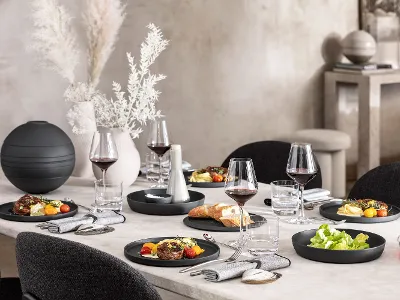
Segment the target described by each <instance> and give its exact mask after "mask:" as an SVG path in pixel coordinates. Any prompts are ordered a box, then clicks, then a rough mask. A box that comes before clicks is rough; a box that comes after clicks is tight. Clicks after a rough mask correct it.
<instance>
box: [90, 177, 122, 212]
mask: <svg viewBox="0 0 400 300" xmlns="http://www.w3.org/2000/svg"><path fill="white" fill-rule="evenodd" d="M94 188H95V208H96V210H98V211H104V210H113V211H121V210H122V200H123V199H122V182H113V181H103V180H102V179H100V180H96V181H95V182H94Z"/></svg>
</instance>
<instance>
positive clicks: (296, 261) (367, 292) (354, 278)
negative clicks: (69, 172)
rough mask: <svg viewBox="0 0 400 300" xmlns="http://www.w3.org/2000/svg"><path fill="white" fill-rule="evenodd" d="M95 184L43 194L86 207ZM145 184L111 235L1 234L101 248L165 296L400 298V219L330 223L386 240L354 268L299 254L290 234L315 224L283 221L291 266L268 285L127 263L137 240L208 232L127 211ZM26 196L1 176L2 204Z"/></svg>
mask: <svg viewBox="0 0 400 300" xmlns="http://www.w3.org/2000/svg"><path fill="white" fill-rule="evenodd" d="M93 182H94V179H90V178H89V179H82V178H74V177H71V178H70V179H69V180H68V181H67V182H66V183H65V184H64V185H63V186H61V187H60V188H59V189H57V190H55V191H53V192H50V193H49V194H46V195H45V197H47V198H49V199H58V200H62V199H64V197H69V198H71V199H73V200H74V201H75V202H76V203H77V204H81V205H84V206H90V205H91V204H92V203H94V183H93ZM150 185H151V183H150V182H148V181H146V179H145V178H138V179H137V180H136V182H135V183H134V184H133V185H131V186H129V187H125V188H124V196H125V199H124V203H123V209H122V213H123V215H124V216H125V217H126V221H125V222H124V223H121V224H115V225H112V227H114V228H115V230H114V231H113V232H110V233H106V234H101V235H91V236H81V235H76V234H74V233H73V232H69V233H62V234H57V233H50V232H49V231H48V230H42V229H40V228H38V227H37V226H36V223H28V222H13V221H7V220H4V219H0V234H4V235H7V236H10V237H13V238H16V237H17V235H18V234H19V233H21V232H26V231H30V232H37V233H42V234H46V235H51V236H54V237H59V238H63V239H67V240H70V241H75V242H79V243H82V244H85V245H88V246H90V247H93V248H96V249H98V250H101V251H104V252H106V253H109V254H111V255H113V256H115V257H117V258H119V259H120V260H122V261H124V262H126V263H127V264H129V265H130V266H132V267H133V268H135V269H136V270H138V271H139V272H141V274H143V275H144V277H145V278H146V279H147V280H148V281H150V282H151V283H152V284H153V285H154V286H155V287H156V288H157V289H158V290H159V291H162V292H163V293H164V294H165V295H168V297H169V298H168V299H176V300H179V299H208V300H213V299H215V300H216V299H218V300H228V299H230V300H243V299H268V300H273V299H298V298H299V299H300V298H301V299H308V300H314V299H315V300H317V299H318V300H319V299H325V300H330V299H332V300H339V299H363V300H376V299H385V300H390V299H399V296H400V288H399V286H398V284H399V282H400V247H399V243H398V241H397V238H398V236H399V235H400V219H397V220H395V221H392V222H387V223H376V224H356V223H344V224H341V225H339V226H335V227H336V228H342V229H344V230H346V229H359V230H363V231H369V232H373V233H376V234H379V235H381V236H383V237H384V238H385V239H386V246H385V250H384V252H383V254H382V256H381V257H380V258H378V259H377V260H374V261H370V262H366V263H359V264H330V263H321V262H316V261H312V260H308V259H305V258H302V257H300V256H299V255H297V253H296V252H295V250H294V248H293V246H292V236H293V235H294V234H295V233H297V232H300V231H303V230H307V229H314V228H317V227H318V226H319V225H318V224H311V225H293V224H288V223H285V222H282V221H281V222H280V224H279V250H278V254H280V255H282V256H284V257H287V258H289V259H290V261H291V265H290V266H289V267H287V268H284V269H280V270H278V272H279V273H281V274H282V277H281V278H280V279H279V280H277V281H275V282H272V283H268V284H245V283H242V282H241V279H240V278H237V279H230V280H226V281H222V282H209V281H206V280H205V279H204V277H203V276H195V277H193V276H190V275H189V273H179V270H181V269H182V268H181V267H169V268H166V267H154V266H146V265H141V264H137V263H134V262H131V261H130V260H128V259H127V258H126V257H125V256H124V247H125V245H127V244H129V243H131V242H133V241H135V240H140V239H146V238H151V237H163V236H164V237H165V236H182V237H183V236H185V237H186V236H187V237H193V238H200V239H201V238H203V234H204V233H206V232H204V231H202V230H197V229H192V228H189V227H187V226H186V225H184V223H183V221H182V220H183V219H184V218H185V217H186V216H185V215H175V216H156V215H145V214H140V213H137V212H134V211H132V210H131V209H130V208H129V206H128V203H127V201H126V195H127V194H129V193H131V192H134V191H139V190H143V189H148V188H149V187H150ZM188 188H189V190H194V191H198V192H201V193H203V194H204V195H205V203H207V204H213V203H221V202H222V203H227V204H235V203H234V201H233V200H231V199H230V198H229V197H228V196H227V195H226V194H225V193H224V188H194V187H190V186H189V187H188ZM23 194H24V193H23V192H22V191H20V190H18V189H17V188H15V187H14V186H13V185H12V184H11V183H9V182H8V181H7V180H6V179H0V204H1V203H6V202H10V201H16V200H18V199H19V197H21V196H22V195H23ZM269 197H270V187H269V185H268V184H263V183H260V184H259V190H258V193H257V194H256V195H255V196H254V197H253V198H252V199H251V200H250V201H249V202H248V203H247V204H246V206H251V207H257V208H259V209H263V210H266V211H271V208H270V207H268V206H266V205H265V204H264V199H265V198H269ZM246 206H245V208H246ZM85 213H87V211H86V210H85V209H83V208H79V212H78V214H85ZM306 215H308V216H319V211H318V208H316V209H314V210H310V211H306ZM209 233H211V234H212V235H213V237H215V239H216V240H217V241H221V242H227V241H229V240H232V239H236V238H238V236H239V233H238V232H209ZM220 250H221V252H220V258H228V257H229V256H231V254H232V253H233V251H234V250H232V249H230V248H228V247H224V246H221V249H220ZM64 255H68V253H64ZM71 276H73V274H71ZM121 284H122V283H121ZM162 295H163V294H162ZM166 298H167V297H166Z"/></svg>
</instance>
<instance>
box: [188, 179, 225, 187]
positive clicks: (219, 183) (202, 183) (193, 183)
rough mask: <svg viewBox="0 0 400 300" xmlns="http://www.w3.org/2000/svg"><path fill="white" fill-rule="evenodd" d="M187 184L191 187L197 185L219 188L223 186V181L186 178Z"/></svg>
mask: <svg viewBox="0 0 400 300" xmlns="http://www.w3.org/2000/svg"><path fill="white" fill-rule="evenodd" d="M186 183H187V184H190V185H191V186H192V187H199V188H220V187H224V186H225V182H224V181H222V182H190V181H189V180H186Z"/></svg>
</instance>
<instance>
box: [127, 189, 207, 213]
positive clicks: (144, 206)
mask: <svg viewBox="0 0 400 300" xmlns="http://www.w3.org/2000/svg"><path fill="white" fill-rule="evenodd" d="M156 192H158V193H164V194H165V193H166V192H167V190H166V189H149V190H142V191H137V192H133V193H130V194H128V196H127V197H126V198H127V200H128V205H129V207H130V208H131V209H132V210H133V211H135V212H138V213H141V214H146V215H158V216H173V215H184V214H187V213H188V212H189V211H190V210H191V209H192V208H195V207H197V206H200V205H203V204H204V198H205V197H204V195H203V194H202V193H199V192H195V191H190V190H189V196H190V201H189V202H185V203H169V204H159V203H149V202H148V198H147V197H146V194H153V195H154V193H156Z"/></svg>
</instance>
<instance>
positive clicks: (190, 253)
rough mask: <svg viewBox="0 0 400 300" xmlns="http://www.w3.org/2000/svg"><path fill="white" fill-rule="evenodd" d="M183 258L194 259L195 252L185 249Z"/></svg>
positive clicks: (191, 249)
mask: <svg viewBox="0 0 400 300" xmlns="http://www.w3.org/2000/svg"><path fill="white" fill-rule="evenodd" d="M185 257H186V258H195V257H196V251H195V250H194V249H193V248H185Z"/></svg>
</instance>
